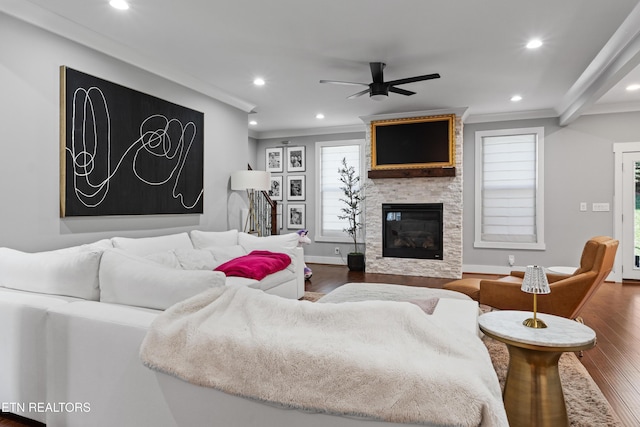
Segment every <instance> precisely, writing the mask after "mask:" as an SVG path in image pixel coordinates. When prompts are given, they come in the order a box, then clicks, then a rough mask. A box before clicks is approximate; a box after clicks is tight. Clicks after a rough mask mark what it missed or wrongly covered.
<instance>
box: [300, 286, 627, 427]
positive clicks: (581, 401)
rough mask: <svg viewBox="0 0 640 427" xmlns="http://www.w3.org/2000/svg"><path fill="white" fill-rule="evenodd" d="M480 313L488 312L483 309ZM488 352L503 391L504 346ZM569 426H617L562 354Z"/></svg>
mask: <svg viewBox="0 0 640 427" xmlns="http://www.w3.org/2000/svg"><path fill="white" fill-rule="evenodd" d="M323 296H324V294H323V293H320V292H305V293H304V296H303V297H302V298H301V300H305V301H312V302H315V301H317V300H319V299H320V298H322V297H323ZM483 311H491V310H490V309H486V310H483ZM482 341H483V342H484V344H485V345H486V346H487V349H488V350H489V355H490V356H491V362H492V363H493V367H494V369H495V371H496V373H497V375H498V380H499V381H500V387H501V388H504V380H505V378H506V376H507V367H508V364H509V352H508V350H507V346H506V345H505V344H504V343H501V342H499V341H496V340H494V339H492V338H489V337H486V336H485V337H484V338H483V339H482ZM558 367H559V371H560V380H561V381H562V386H563V391H564V397H565V403H566V405H567V414H568V416H569V423H570V425H571V426H572V427H621V426H622V423H620V421H619V420H618V417H617V416H616V415H615V412H613V409H612V408H611V405H609V402H607V399H606V398H605V397H604V395H603V394H602V392H601V391H600V389H599V388H598V385H597V384H596V383H595V382H594V381H593V379H592V378H591V375H589V372H588V371H587V369H586V368H585V367H584V366H583V365H582V363H581V362H580V360H579V359H578V358H577V357H576V355H575V354H574V353H565V354H563V355H562V357H560V361H559V363H558Z"/></svg>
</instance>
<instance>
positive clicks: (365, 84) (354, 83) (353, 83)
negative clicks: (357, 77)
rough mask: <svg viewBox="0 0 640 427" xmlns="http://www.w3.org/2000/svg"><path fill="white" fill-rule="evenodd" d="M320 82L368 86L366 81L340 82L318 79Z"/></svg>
mask: <svg viewBox="0 0 640 427" xmlns="http://www.w3.org/2000/svg"><path fill="white" fill-rule="evenodd" d="M320 83H331V84H334V85H348V86H369V85H368V84H367V83H356V82H341V81H338V80H320Z"/></svg>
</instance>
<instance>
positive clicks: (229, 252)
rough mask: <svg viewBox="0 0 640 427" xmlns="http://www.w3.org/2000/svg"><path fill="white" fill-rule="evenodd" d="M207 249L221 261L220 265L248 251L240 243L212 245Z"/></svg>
mask: <svg viewBox="0 0 640 427" xmlns="http://www.w3.org/2000/svg"><path fill="white" fill-rule="evenodd" d="M205 250H207V251H209V252H211V253H212V254H213V257H214V258H215V259H216V261H217V262H218V263H219V264H218V265H220V264H222V263H224V262H227V261H230V260H232V259H234V258H238V257H239V256H244V255H246V254H247V251H246V250H245V249H244V248H243V247H242V246H240V245H233V246H220V247H217V248H216V247H210V248H207V249H205ZM216 267H217V266H216Z"/></svg>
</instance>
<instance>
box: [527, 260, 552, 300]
mask: <svg viewBox="0 0 640 427" xmlns="http://www.w3.org/2000/svg"><path fill="white" fill-rule="evenodd" d="M521 289H522V292H527V293H530V294H548V293H551V289H550V288H549V281H548V280H547V274H546V273H545V272H544V267H541V266H539V265H528V266H527V267H526V269H525V271H524V279H522V288H521Z"/></svg>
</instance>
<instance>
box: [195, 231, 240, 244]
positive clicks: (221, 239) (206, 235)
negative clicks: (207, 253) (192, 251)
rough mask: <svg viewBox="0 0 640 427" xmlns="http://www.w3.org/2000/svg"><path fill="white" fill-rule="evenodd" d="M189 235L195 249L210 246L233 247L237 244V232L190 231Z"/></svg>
mask: <svg viewBox="0 0 640 427" xmlns="http://www.w3.org/2000/svg"><path fill="white" fill-rule="evenodd" d="M189 235H190V236H191V242H192V243H193V246H194V247H195V248H196V249H205V248H210V247H212V246H234V245H237V244H238V230H229V231H200V230H191V232H190V233H189Z"/></svg>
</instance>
